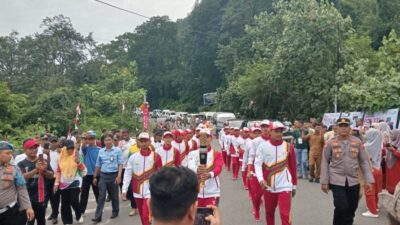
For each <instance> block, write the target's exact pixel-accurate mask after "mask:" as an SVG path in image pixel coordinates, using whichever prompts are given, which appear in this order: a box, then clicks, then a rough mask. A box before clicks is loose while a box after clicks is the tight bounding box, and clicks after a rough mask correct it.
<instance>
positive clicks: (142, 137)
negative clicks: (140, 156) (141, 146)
mask: <svg viewBox="0 0 400 225" xmlns="http://www.w3.org/2000/svg"><path fill="white" fill-rule="evenodd" d="M140 139H147V140H150V135H149V134H148V133H146V132H142V133H140V134H139V137H138V140H140Z"/></svg>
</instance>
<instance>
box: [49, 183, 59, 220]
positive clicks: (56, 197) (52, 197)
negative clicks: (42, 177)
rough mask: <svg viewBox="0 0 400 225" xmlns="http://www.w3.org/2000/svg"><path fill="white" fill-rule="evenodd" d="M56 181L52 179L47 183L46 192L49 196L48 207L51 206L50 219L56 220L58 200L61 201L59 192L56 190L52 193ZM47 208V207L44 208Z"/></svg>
mask: <svg viewBox="0 0 400 225" xmlns="http://www.w3.org/2000/svg"><path fill="white" fill-rule="evenodd" d="M55 181H56V179H52V180H50V181H49V182H48V185H47V188H48V189H47V190H48V192H47V193H49V196H50V206H51V215H50V216H51V217H52V218H57V217H58V213H59V212H58V208H59V207H60V200H61V192H60V190H58V191H57V192H56V193H54V192H53V188H54V182H55ZM46 208H47V207H46Z"/></svg>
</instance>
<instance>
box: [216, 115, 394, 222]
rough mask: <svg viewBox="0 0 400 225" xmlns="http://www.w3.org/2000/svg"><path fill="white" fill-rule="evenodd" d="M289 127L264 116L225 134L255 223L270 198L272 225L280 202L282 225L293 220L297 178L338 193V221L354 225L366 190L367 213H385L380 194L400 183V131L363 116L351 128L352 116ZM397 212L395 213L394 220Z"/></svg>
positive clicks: (229, 165) (227, 156)
mask: <svg viewBox="0 0 400 225" xmlns="http://www.w3.org/2000/svg"><path fill="white" fill-rule="evenodd" d="M287 129H288V127H287V126H285V125H284V124H282V123H280V122H278V121H275V122H272V121H271V122H270V121H269V120H263V121H262V122H261V123H260V124H259V125H258V126H256V127H251V128H246V127H244V128H242V129H239V128H238V127H225V128H224V129H223V130H222V131H221V132H220V133H219V141H220V144H221V146H222V154H223V160H224V164H225V166H226V169H227V170H228V171H231V170H232V180H239V179H240V178H239V173H240V172H241V179H242V183H243V185H244V189H245V190H248V194H249V199H251V202H252V206H253V210H252V213H253V216H254V219H255V221H260V206H261V204H262V202H263V200H262V199H263V198H264V202H265V212H266V223H267V225H274V224H275V218H274V217H275V209H276V207H277V206H279V210H280V218H281V223H282V224H283V225H289V224H291V216H290V209H291V197H294V196H295V194H296V186H297V179H308V180H309V182H315V183H320V184H321V189H322V191H323V192H325V193H328V191H330V190H331V191H332V193H333V198H334V207H335V209H334V218H333V224H334V225H352V224H353V221H354V216H355V211H356V209H357V208H358V202H359V200H360V199H361V197H362V195H363V193H365V198H366V205H367V211H366V212H364V213H362V215H363V216H366V217H374V218H377V217H379V206H380V205H379V201H378V200H379V196H378V194H379V193H380V192H382V189H386V192H387V194H394V192H395V187H396V185H397V184H398V183H399V181H400V173H399V172H398V171H400V168H399V166H400V161H399V160H400V151H399V150H398V148H399V147H400V130H398V129H392V128H391V127H389V125H388V124H387V123H385V122H383V121H381V122H380V123H371V124H369V125H364V124H363V122H362V121H361V120H360V121H358V122H357V124H356V126H351V122H350V120H349V119H347V118H341V119H338V120H337V121H336V122H335V124H334V125H333V126H331V127H329V129H328V128H327V127H326V126H324V125H322V124H320V123H317V122H316V121H315V120H312V121H311V122H310V123H302V122H301V121H295V122H294V125H293V127H290V130H291V135H290V136H289V138H287V137H286V138H285V137H284V136H283V134H284V133H285V131H286V130H287ZM360 184H361V185H360ZM382 207H387V205H382ZM386 210H387V211H389V212H391V211H393V209H387V208H386ZM397 216H398V215H395V213H392V214H389V218H391V221H392V223H393V224H395V222H396V219H395V218H397ZM396 224H397V223H396Z"/></svg>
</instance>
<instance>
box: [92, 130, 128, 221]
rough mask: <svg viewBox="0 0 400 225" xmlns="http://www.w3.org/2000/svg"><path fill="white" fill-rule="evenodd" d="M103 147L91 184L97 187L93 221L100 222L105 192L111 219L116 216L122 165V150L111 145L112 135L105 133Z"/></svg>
mask: <svg viewBox="0 0 400 225" xmlns="http://www.w3.org/2000/svg"><path fill="white" fill-rule="evenodd" d="M104 144H105V147H104V148H102V149H100V152H99V156H98V157H97V162H96V169H95V171H94V174H93V176H94V178H93V184H94V185H98V187H99V198H98V201H97V207H96V213H95V216H94V218H93V219H92V221H93V222H95V223H99V222H101V217H102V214H103V209H104V203H105V201H106V194H107V192H108V193H109V195H110V198H111V204H112V214H111V217H110V218H111V219H114V218H115V217H117V216H118V213H119V186H118V185H119V184H120V183H121V175H122V166H123V163H124V160H123V159H122V151H121V149H120V148H117V147H115V146H113V136H112V135H111V134H106V135H105V137H104ZM98 175H100V180H99V182H97V176H98Z"/></svg>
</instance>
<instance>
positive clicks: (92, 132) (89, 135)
mask: <svg viewBox="0 0 400 225" xmlns="http://www.w3.org/2000/svg"><path fill="white" fill-rule="evenodd" d="M86 133H87V135H88V136H87V137H88V138H90V137H96V131H93V130H89V131H88V132H86Z"/></svg>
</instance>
